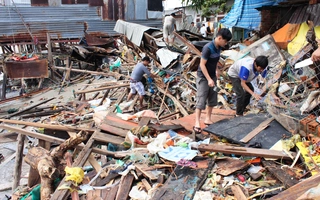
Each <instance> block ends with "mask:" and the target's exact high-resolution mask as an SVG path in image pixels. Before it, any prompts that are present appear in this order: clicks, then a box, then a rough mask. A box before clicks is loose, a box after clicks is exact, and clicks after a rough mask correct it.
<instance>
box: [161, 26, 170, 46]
mask: <svg viewBox="0 0 320 200" xmlns="http://www.w3.org/2000/svg"><path fill="white" fill-rule="evenodd" d="M162 31H163V33H162V34H163V38H164V42H165V43H166V44H168V43H169V40H168V36H169V32H168V28H167V25H166V24H165V25H163V29H162Z"/></svg>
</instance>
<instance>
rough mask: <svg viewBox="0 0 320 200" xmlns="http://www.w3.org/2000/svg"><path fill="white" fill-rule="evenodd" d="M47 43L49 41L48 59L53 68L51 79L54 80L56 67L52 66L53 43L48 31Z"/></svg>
mask: <svg viewBox="0 0 320 200" xmlns="http://www.w3.org/2000/svg"><path fill="white" fill-rule="evenodd" d="M47 43H48V61H49V67H50V69H51V79H53V80H54V74H55V71H56V69H54V68H53V67H52V66H53V57H52V44H51V38H50V34H49V33H47Z"/></svg>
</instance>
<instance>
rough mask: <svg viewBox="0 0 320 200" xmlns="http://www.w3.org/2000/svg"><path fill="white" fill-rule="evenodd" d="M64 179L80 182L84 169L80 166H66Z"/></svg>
mask: <svg viewBox="0 0 320 200" xmlns="http://www.w3.org/2000/svg"><path fill="white" fill-rule="evenodd" d="M64 171H65V172H66V174H67V175H66V181H73V182H74V183H75V184H76V185H78V184H79V183H81V182H82V180H83V177H84V171H83V170H82V168H80V167H66V168H65V169H64Z"/></svg>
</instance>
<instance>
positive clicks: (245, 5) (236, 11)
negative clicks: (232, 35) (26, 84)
mask: <svg viewBox="0 0 320 200" xmlns="http://www.w3.org/2000/svg"><path fill="white" fill-rule="evenodd" d="M282 1H283V0H264V1H261V0H235V2H234V4H233V6H232V8H231V10H230V12H229V13H228V14H227V15H226V16H225V17H224V18H223V19H222V20H221V21H220V22H221V23H222V24H223V25H224V26H226V27H228V28H231V27H239V28H244V29H249V30H258V29H259V26H260V21H261V15H260V12H259V11H258V10H257V9H256V8H260V7H263V6H274V5H277V4H278V3H279V2H282Z"/></svg>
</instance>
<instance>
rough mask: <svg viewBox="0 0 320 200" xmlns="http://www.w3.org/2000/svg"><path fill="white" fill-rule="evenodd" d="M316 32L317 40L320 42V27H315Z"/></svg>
mask: <svg viewBox="0 0 320 200" xmlns="http://www.w3.org/2000/svg"><path fill="white" fill-rule="evenodd" d="M314 32H316V40H320V26H316V27H314Z"/></svg>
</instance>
